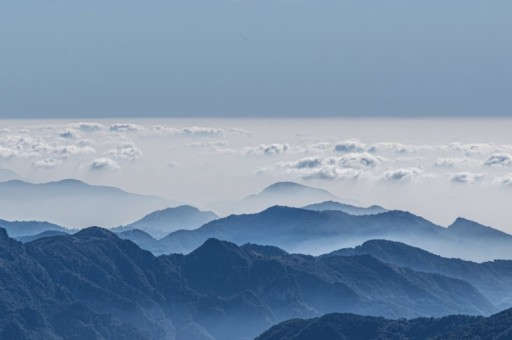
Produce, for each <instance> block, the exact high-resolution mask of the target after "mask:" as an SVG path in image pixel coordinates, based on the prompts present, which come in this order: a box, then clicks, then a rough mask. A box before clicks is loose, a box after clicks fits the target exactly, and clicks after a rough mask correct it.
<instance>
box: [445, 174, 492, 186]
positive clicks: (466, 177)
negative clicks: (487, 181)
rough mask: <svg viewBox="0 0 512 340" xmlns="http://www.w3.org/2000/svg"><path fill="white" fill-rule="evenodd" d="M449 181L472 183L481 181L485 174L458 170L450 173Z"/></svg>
mask: <svg viewBox="0 0 512 340" xmlns="http://www.w3.org/2000/svg"><path fill="white" fill-rule="evenodd" d="M450 176H451V181H452V182H454V183H467V184H472V183H475V182H478V181H481V180H482V179H483V178H484V177H485V175H484V174H480V173H471V172H459V173H456V174H450Z"/></svg>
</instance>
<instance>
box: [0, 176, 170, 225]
mask: <svg viewBox="0 0 512 340" xmlns="http://www.w3.org/2000/svg"><path fill="white" fill-rule="evenodd" d="M173 205H177V202H175V201H172V200H167V199H164V198H160V197H156V196H145V195H137V194H131V193H128V192H126V191H123V190H121V189H118V188H114V187H108V186H95V185H89V184H86V183H84V182H82V181H79V180H73V179H66V180H61V181H57V182H49V183H41V184H34V183H28V182H23V181H20V180H12V181H7V182H2V183H0V217H1V218H3V219H6V220H37V221H48V222H51V223H55V224H58V225H62V226H66V227H69V228H83V227H89V226H92V225H101V226H103V227H114V226H118V225H122V224H127V223H130V222H132V221H134V220H136V219H138V218H140V216H144V215H145V214H147V213H149V212H151V211H154V210H157V209H163V208H166V207H168V206H173Z"/></svg>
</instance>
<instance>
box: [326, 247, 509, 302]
mask: <svg viewBox="0 0 512 340" xmlns="http://www.w3.org/2000/svg"><path fill="white" fill-rule="evenodd" d="M340 255H341V256H355V255H371V256H372V257H374V258H376V259H379V260H380V261H382V262H385V263H389V264H393V265H397V266H400V267H407V268H410V269H412V270H415V271H421V272H427V273H437V274H441V275H446V276H450V277H454V278H458V279H461V280H464V281H467V282H469V283H471V284H472V285H473V286H475V287H476V288H477V289H478V290H479V291H480V292H481V293H482V294H483V295H484V296H485V297H486V298H487V299H489V301H491V302H492V303H493V304H494V305H495V306H497V308H498V309H506V308H511V307H512V261H510V260H509V261H506V260H495V261H490V262H484V263H475V262H470V261H464V260H461V259H450V258H444V257H441V256H438V255H434V254H432V253H429V252H427V251H425V250H422V249H420V248H416V247H411V246H409V245H406V244H403V243H399V242H393V241H385V240H372V241H367V242H365V243H364V244H362V245H361V246H358V247H355V248H351V249H341V250H337V251H334V252H332V253H330V254H327V255H325V256H340Z"/></svg>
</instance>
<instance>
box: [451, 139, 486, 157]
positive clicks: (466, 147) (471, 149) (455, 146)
mask: <svg viewBox="0 0 512 340" xmlns="http://www.w3.org/2000/svg"><path fill="white" fill-rule="evenodd" d="M448 147H449V148H450V149H452V150H455V151H459V152H463V153H464V154H466V155H468V156H473V155H478V154H483V153H489V152H492V151H493V150H495V149H496V146H495V145H494V144H488V143H472V144H462V143H458V142H455V143H451V144H450V145H449V146H448Z"/></svg>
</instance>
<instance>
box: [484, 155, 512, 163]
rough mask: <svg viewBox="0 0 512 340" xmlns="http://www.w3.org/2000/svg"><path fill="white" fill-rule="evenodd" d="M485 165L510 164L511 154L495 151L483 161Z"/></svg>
mask: <svg viewBox="0 0 512 340" xmlns="http://www.w3.org/2000/svg"><path fill="white" fill-rule="evenodd" d="M485 165H486V166H511V165H512V155H510V154H508V153H495V154H492V155H491V157H489V158H488V159H487V161H485Z"/></svg>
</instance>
